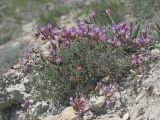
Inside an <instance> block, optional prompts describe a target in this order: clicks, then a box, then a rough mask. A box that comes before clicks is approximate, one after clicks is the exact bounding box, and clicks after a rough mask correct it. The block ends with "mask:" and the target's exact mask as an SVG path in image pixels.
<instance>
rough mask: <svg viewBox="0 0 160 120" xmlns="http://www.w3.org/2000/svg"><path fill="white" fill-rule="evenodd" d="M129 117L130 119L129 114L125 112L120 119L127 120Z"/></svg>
mask: <svg viewBox="0 0 160 120" xmlns="http://www.w3.org/2000/svg"><path fill="white" fill-rule="evenodd" d="M129 119H130V116H129V114H128V113H126V114H124V115H123V118H122V120H129Z"/></svg>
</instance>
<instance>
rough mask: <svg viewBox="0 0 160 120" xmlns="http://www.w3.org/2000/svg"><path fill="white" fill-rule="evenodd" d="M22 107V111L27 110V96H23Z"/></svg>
mask: <svg viewBox="0 0 160 120" xmlns="http://www.w3.org/2000/svg"><path fill="white" fill-rule="evenodd" d="M21 106H22V109H23V111H24V112H27V110H28V108H29V100H28V99H27V98H25V100H24V102H23V103H22V104H21Z"/></svg>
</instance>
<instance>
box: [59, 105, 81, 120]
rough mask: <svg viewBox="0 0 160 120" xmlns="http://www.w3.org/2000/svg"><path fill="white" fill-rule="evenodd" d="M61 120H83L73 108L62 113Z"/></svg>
mask: <svg viewBox="0 0 160 120" xmlns="http://www.w3.org/2000/svg"><path fill="white" fill-rule="evenodd" d="M61 120H82V118H81V117H80V116H79V115H78V113H77V112H76V111H75V110H74V109H73V108H72V107H67V108H65V109H64V110H63V111H62V113H61Z"/></svg>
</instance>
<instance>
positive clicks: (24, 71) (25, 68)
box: [22, 63, 29, 75]
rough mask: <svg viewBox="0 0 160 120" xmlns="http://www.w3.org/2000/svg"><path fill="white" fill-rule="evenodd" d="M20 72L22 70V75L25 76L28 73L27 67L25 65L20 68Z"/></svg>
mask: <svg viewBox="0 0 160 120" xmlns="http://www.w3.org/2000/svg"><path fill="white" fill-rule="evenodd" d="M22 70H23V73H24V75H27V74H28V72H29V65H28V64H27V63H26V64H24V65H23V66H22Z"/></svg>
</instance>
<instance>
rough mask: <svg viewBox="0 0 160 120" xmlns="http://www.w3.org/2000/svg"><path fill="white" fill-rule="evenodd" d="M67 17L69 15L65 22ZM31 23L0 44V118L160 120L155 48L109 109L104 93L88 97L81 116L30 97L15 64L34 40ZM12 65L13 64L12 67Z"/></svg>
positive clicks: (159, 53) (63, 19)
mask: <svg viewBox="0 0 160 120" xmlns="http://www.w3.org/2000/svg"><path fill="white" fill-rule="evenodd" d="M76 12H77V11H76ZM73 13H74V12H72V13H69V14H67V15H64V16H62V17H61V18H60V22H59V24H60V25H62V26H63V25H66V24H68V26H69V25H71V24H73V19H74V14H73ZM66 18H69V19H67V20H68V21H66ZM34 25H35V22H34V21H31V22H29V23H27V24H24V25H23V26H22V33H21V35H20V36H19V37H18V38H17V39H15V40H13V41H9V42H7V43H6V44H3V45H1V46H0V56H1V57H0V74H2V73H4V72H5V71H8V72H6V73H4V74H3V78H1V77H0V79H2V80H1V82H0V120H160V104H159V103H160V84H159V80H160V58H159V56H160V51H159V50H157V49H155V50H152V51H151V54H150V55H149V56H147V57H146V59H147V60H149V61H152V62H151V64H149V66H148V67H147V69H148V70H147V69H146V70H147V72H146V73H145V74H144V75H138V76H137V79H135V80H134V81H133V82H129V83H126V89H125V90H122V91H121V92H120V93H119V92H118V91H116V93H115V94H114V98H115V99H116V103H115V106H114V107H113V108H112V109H108V108H106V107H104V106H103V105H104V103H105V102H106V98H105V97H104V96H99V97H92V98H91V99H90V100H88V101H87V103H88V108H87V109H86V111H85V112H84V113H83V114H81V115H79V114H78V113H77V112H76V111H75V110H74V109H73V108H72V107H66V108H65V107H63V106H57V105H56V104H55V103H54V102H53V101H51V100H49V101H37V100H35V99H33V98H32V93H33V87H32V86H31V84H30V80H29V77H28V76H26V77H24V76H23V74H22V73H21V72H19V65H14V64H17V60H18V59H17V58H19V55H20V53H21V51H22V49H23V48H24V47H25V46H26V45H30V46H32V45H33V44H32V43H35V42H33V41H34V37H33V35H34V32H33V26H34ZM13 51H14V52H13ZM2 58H4V59H2ZM11 65H14V66H13V67H12V68H11ZM2 67H3V68H2ZM4 68H5V69H4ZM10 68H11V69H10ZM8 69H9V70H8ZM0 76H1V75H0ZM24 98H28V99H29V102H30V108H29V111H28V112H27V113H25V112H23V110H22V108H21V103H22V102H23V100H24ZM57 108H58V109H57Z"/></svg>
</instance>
